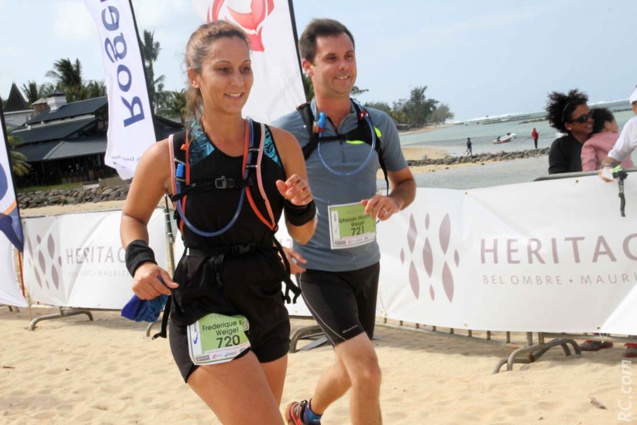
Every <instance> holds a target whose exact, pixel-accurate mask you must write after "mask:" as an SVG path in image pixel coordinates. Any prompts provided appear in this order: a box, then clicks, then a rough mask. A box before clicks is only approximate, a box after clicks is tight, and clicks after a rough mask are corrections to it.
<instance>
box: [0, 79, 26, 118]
mask: <svg viewBox="0 0 637 425" xmlns="http://www.w3.org/2000/svg"><path fill="white" fill-rule="evenodd" d="M29 109H30V108H29V104H28V103H27V102H26V100H24V97H22V93H20V90H18V87H17V86H16V85H15V83H13V84H11V91H10V92H9V97H8V98H7V106H5V107H4V112H16V111H28V110H29Z"/></svg>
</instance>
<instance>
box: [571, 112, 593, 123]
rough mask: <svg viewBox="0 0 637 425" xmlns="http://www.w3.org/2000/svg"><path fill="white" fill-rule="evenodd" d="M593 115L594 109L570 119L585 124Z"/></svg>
mask: <svg viewBox="0 0 637 425" xmlns="http://www.w3.org/2000/svg"><path fill="white" fill-rule="evenodd" d="M592 115H593V111H589V112H588V113H587V114H582V115H580V116H579V117H577V118H572V119H571V120H570V121H571V122H577V123H580V124H584V123H585V122H586V121H588V120H589V119H590V118H591V116H592Z"/></svg>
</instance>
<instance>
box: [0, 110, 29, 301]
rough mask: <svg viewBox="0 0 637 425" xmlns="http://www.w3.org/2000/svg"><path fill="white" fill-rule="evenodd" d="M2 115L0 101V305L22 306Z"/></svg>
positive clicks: (18, 236)
mask: <svg viewBox="0 0 637 425" xmlns="http://www.w3.org/2000/svg"><path fill="white" fill-rule="evenodd" d="M5 136H6V131H5V126H4V115H3V112H2V105H1V104H0V304H8V305H15V306H18V307H26V306H27V302H26V300H25V299H24V297H23V296H22V293H21V292H20V286H19V284H18V278H17V276H16V272H15V264H14V262H13V250H12V248H11V245H14V246H15V247H16V248H17V249H19V250H20V251H22V247H23V245H24V239H23V233H22V223H21V221H20V213H19V210H18V203H17V201H16V196H15V190H14V189H13V179H12V178H11V164H10V163H9V155H8V152H9V151H8V149H9V146H8V144H7V141H6V139H5Z"/></svg>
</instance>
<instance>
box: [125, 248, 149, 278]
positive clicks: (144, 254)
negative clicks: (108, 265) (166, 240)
mask: <svg viewBox="0 0 637 425" xmlns="http://www.w3.org/2000/svg"><path fill="white" fill-rule="evenodd" d="M124 258H125V261H126V268H127V269H128V272H129V273H130V275H131V276H133V277H135V270H137V268H138V267H139V266H141V265H142V264H144V263H153V264H157V261H155V253H154V252H153V250H152V248H151V247H149V246H148V244H147V243H146V241H143V240H141V239H137V240H135V241H133V242H131V243H129V244H128V246H127V247H126V256H125V257H124Z"/></svg>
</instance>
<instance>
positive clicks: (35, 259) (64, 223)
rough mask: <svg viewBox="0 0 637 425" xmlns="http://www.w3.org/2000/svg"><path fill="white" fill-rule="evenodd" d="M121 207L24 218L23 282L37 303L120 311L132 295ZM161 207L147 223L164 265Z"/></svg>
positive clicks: (152, 241) (158, 258)
mask: <svg viewBox="0 0 637 425" xmlns="http://www.w3.org/2000/svg"><path fill="white" fill-rule="evenodd" d="M120 220H121V211H98V212H90V213H78V214H67V215H58V216H47V217H37V218H28V219H26V220H25V234H26V244H25V252H24V264H25V270H24V281H25V285H26V287H27V291H28V292H29V294H30V295H31V298H32V299H33V300H34V301H37V302H40V303H42V304H47V305H53V306H60V307H83V308H99V309H118V310H119V309H121V308H122V307H123V306H124V305H125V304H126V303H127V302H128V300H129V299H130V298H131V297H132V296H133V291H132V289H131V283H132V278H131V277H130V275H129V273H128V271H127V270H126V264H125V262H124V254H125V251H124V249H123V248H122V246H121V242H120V237H119V226H120ZM164 228H165V222H164V214H163V211H162V210H160V209H157V210H155V211H154V213H153V215H152V217H151V220H150V222H149V223H148V233H149V235H150V241H149V245H150V247H151V248H153V250H154V251H155V257H156V260H157V264H159V265H160V266H161V267H166V235H165V233H164Z"/></svg>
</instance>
